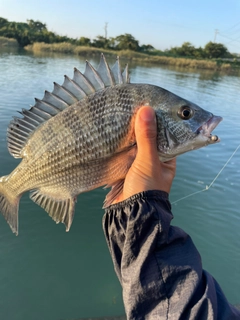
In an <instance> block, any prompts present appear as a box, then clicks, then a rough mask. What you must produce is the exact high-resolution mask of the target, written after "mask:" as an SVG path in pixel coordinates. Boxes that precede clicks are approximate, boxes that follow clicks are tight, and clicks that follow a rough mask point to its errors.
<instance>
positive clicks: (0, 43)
mask: <svg viewBox="0 0 240 320" xmlns="http://www.w3.org/2000/svg"><path fill="white" fill-rule="evenodd" d="M1 47H14V48H18V47H19V45H18V42H17V40H16V39H11V38H5V37H0V48H1Z"/></svg>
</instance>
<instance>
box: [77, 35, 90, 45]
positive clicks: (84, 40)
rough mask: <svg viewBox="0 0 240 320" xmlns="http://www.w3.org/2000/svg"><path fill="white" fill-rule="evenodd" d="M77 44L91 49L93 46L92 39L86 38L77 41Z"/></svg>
mask: <svg viewBox="0 0 240 320" xmlns="http://www.w3.org/2000/svg"><path fill="white" fill-rule="evenodd" d="M76 44H77V45H79V46H86V47H90V46H91V39H89V38H86V37H81V38H80V39H79V40H77V41H76Z"/></svg>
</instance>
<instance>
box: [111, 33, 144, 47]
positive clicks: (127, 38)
mask: <svg viewBox="0 0 240 320" xmlns="http://www.w3.org/2000/svg"><path fill="white" fill-rule="evenodd" d="M115 41H116V43H117V44H116V49H117V50H133V51H138V50H139V48H140V47H139V43H138V40H136V39H135V38H134V37H133V36H132V35H131V34H129V33H125V34H121V35H120V36H117V37H116V38H115Z"/></svg>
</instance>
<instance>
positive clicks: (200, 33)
mask: <svg viewBox="0 0 240 320" xmlns="http://www.w3.org/2000/svg"><path fill="white" fill-rule="evenodd" d="M0 17H3V18H6V19H8V20H9V21H17V22H26V20H27V19H33V20H40V21H41V22H43V23H46V24H47V27H48V29H49V30H50V31H54V32H56V33H58V34H61V35H67V36H69V37H73V38H78V37H81V36H85V37H89V38H91V39H93V38H95V37H96V36H97V35H104V25H105V23H106V22H107V23H108V28H107V30H108V36H109V37H115V36H117V35H120V34H124V33H130V34H132V35H133V36H134V37H135V38H136V39H137V40H139V42H140V44H152V45H153V46H154V47H155V48H157V49H161V50H164V49H167V48H170V47H173V46H181V45H182V43H183V42H185V41H189V42H191V43H192V44H193V45H194V46H196V47H198V46H204V45H205V44H206V43H207V42H209V41H213V40H214V37H215V30H216V29H217V30H218V33H217V36H216V42H221V43H223V44H225V45H226V46H227V47H228V49H229V50H230V52H237V53H240V0H198V1H195V0H165V1H162V0H148V1H145V0H129V1H127V0H99V1H97V0H84V1H82V0H48V1H47V0H39V1H36V0H0Z"/></svg>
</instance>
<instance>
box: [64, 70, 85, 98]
mask: <svg viewBox="0 0 240 320" xmlns="http://www.w3.org/2000/svg"><path fill="white" fill-rule="evenodd" d="M62 87H63V88H65V89H67V90H68V91H69V92H71V93H72V94H73V95H74V96H75V97H76V98H77V99H78V100H82V99H83V98H85V97H86V96H87V95H86V93H85V92H84V91H83V89H82V88H80V87H79V85H78V84H77V83H75V82H74V81H73V80H71V79H70V78H69V77H68V76H66V75H65V76H64V82H63V85H62Z"/></svg>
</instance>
